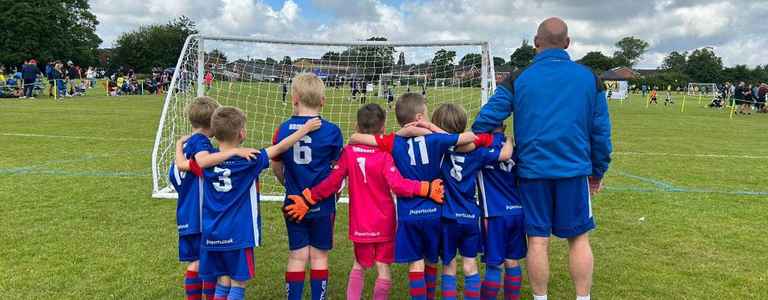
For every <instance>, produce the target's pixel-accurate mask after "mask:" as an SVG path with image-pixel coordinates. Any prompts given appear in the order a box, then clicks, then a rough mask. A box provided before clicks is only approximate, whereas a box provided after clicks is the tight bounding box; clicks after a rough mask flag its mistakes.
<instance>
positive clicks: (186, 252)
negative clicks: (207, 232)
mask: <svg viewBox="0 0 768 300" xmlns="http://www.w3.org/2000/svg"><path fill="white" fill-rule="evenodd" d="M201 238H202V235H201V234H199V233H198V234H189V235H182V236H179V261H187V262H193V261H196V260H198V259H200V243H201Z"/></svg>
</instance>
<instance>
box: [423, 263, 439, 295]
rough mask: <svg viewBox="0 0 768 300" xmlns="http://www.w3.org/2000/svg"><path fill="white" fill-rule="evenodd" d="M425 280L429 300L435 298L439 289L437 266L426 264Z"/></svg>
mask: <svg viewBox="0 0 768 300" xmlns="http://www.w3.org/2000/svg"><path fill="white" fill-rule="evenodd" d="M424 282H425V283H426V285H427V300H434V299H435V291H437V268H436V267H433V266H429V265H427V266H424Z"/></svg>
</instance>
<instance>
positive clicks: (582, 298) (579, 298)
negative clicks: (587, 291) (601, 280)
mask: <svg viewBox="0 0 768 300" xmlns="http://www.w3.org/2000/svg"><path fill="white" fill-rule="evenodd" d="M589 298H590V296H589V295H586V296H576V300H589Z"/></svg>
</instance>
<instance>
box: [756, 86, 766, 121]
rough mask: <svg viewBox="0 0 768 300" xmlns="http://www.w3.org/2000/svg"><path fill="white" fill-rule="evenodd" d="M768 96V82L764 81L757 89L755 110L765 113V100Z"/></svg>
mask: <svg viewBox="0 0 768 300" xmlns="http://www.w3.org/2000/svg"><path fill="white" fill-rule="evenodd" d="M766 98H768V84H765V82H763V83H761V84H760V87H759V88H758V89H757V105H756V106H757V112H760V113H766V112H768V110H766V107H765V102H766V100H768V99H766Z"/></svg>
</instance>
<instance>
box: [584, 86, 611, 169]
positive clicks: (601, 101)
mask: <svg viewBox="0 0 768 300" xmlns="http://www.w3.org/2000/svg"><path fill="white" fill-rule="evenodd" d="M597 86H598V88H597V97H596V98H595V106H594V110H593V112H592V126H591V127H592V129H591V132H590V139H589V141H590V146H591V150H592V155H591V159H592V176H593V177H595V178H596V179H602V178H603V175H605V172H606V171H608V164H610V163H611V151H612V149H613V147H612V146H611V119H610V118H609V116H608V100H607V99H606V97H605V88H604V86H603V84H602V82H601V81H600V80H599V79H598V85H597Z"/></svg>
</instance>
